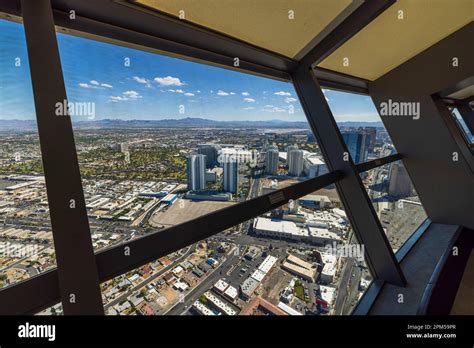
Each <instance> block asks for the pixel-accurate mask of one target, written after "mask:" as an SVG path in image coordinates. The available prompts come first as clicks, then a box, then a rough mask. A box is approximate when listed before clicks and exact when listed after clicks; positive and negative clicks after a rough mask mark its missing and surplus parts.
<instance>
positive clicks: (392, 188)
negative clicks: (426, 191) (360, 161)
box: [361, 161, 427, 252]
mask: <svg viewBox="0 0 474 348" xmlns="http://www.w3.org/2000/svg"><path fill="white" fill-rule="evenodd" d="M361 178H362V181H363V183H364V186H365V188H366V189H367V193H368V195H369V198H370V199H371V201H372V204H373V206H374V209H375V211H376V212H377V215H378V217H379V219H380V222H381V223H382V226H383V228H384V230H385V233H386V234H387V237H388V240H389V242H390V245H391V246H392V249H393V251H394V252H396V251H397V250H398V249H399V248H400V247H401V246H402V245H403V243H405V241H406V240H407V239H408V238H409V237H410V236H411V235H412V234H413V232H415V230H416V229H417V228H418V227H419V226H420V225H421V223H422V222H423V221H425V219H426V218H427V215H426V212H425V210H424V208H423V205H422V204H421V202H420V199H419V198H418V195H417V193H416V191H415V188H414V187H413V184H412V182H411V180H410V177H409V176H408V173H407V171H406V169H405V167H404V166H403V163H402V162H401V161H396V162H392V163H389V164H386V165H383V166H380V167H377V168H374V169H371V170H369V171H367V172H364V173H361Z"/></svg>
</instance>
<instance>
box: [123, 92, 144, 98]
mask: <svg viewBox="0 0 474 348" xmlns="http://www.w3.org/2000/svg"><path fill="white" fill-rule="evenodd" d="M123 95H124V96H125V97H127V98H130V99H138V98H141V97H142V96H141V95H140V94H139V93H138V92H136V91H126V92H123Z"/></svg>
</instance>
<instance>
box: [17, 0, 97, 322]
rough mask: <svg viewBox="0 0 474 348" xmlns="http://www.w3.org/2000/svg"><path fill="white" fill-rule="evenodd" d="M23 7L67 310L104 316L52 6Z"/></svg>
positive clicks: (44, 2)
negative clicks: (59, 111) (59, 109)
mask: <svg viewBox="0 0 474 348" xmlns="http://www.w3.org/2000/svg"><path fill="white" fill-rule="evenodd" d="M21 5H22V15H23V21H24V28H25V37H26V46H27V48H28V59H29V66H30V75H31V82H32V86H33V96H34V102H35V108H36V118H37V121H38V135H39V141H40V146H41V156H42V160H43V168H44V175H45V180H46V192H47V197H48V202H49V212H50V218H51V227H52V231H53V240H54V249H55V253H56V263H57V265H58V272H57V280H58V285H59V289H60V293H61V299H62V304H63V309H64V313H65V314H95V315H100V314H104V308H103V305H102V295H101V292H100V287H99V277H98V272H97V266H96V263H95V258H94V251H93V247H92V239H91V235H90V230H89V222H88V218H87V211H86V206H85V200H84V193H83V191H82V181H81V175H80V172H79V164H78V160H77V154H76V145H75V143H74V134H73V130H72V124H71V119H70V116H69V115H67V110H64V112H65V114H64V115H59V116H58V115H56V113H55V111H56V104H57V103H63V101H66V100H67V96H66V88H65V85H64V79H63V73H62V69H61V62H60V58H59V50H58V45H57V41H56V32H55V28H54V20H53V15H52V10H51V4H50V1H49V0H36V1H30V0H22V3H21ZM41 290H42V289H41V288H38V289H36V291H41Z"/></svg>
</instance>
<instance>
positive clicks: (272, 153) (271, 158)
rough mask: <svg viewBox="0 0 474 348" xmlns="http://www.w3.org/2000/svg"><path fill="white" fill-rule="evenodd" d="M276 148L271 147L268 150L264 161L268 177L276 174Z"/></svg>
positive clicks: (277, 154) (277, 155)
mask: <svg viewBox="0 0 474 348" xmlns="http://www.w3.org/2000/svg"><path fill="white" fill-rule="evenodd" d="M278 157H279V152H278V147H276V146H274V145H272V146H270V147H269V148H268V151H267V157H266V159H265V172H266V173H267V174H270V175H276V174H278Z"/></svg>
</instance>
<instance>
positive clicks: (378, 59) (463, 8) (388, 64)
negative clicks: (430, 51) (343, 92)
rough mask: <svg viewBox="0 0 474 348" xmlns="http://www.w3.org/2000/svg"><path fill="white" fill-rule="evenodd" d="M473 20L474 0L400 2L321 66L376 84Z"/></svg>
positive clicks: (403, 0) (409, 0)
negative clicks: (346, 59)
mask: <svg viewBox="0 0 474 348" xmlns="http://www.w3.org/2000/svg"><path fill="white" fill-rule="evenodd" d="M399 11H403V17H404V19H398V15H399ZM472 20H474V0H398V1H397V2H396V3H395V4H393V5H392V6H391V7H389V8H388V9H387V10H386V11H385V12H383V13H382V14H381V15H380V16H379V17H377V18H375V20H374V21H373V22H371V23H370V24H369V25H368V26H367V27H365V28H364V29H362V30H361V31H360V32H359V33H357V34H356V35H355V36H354V37H353V38H352V39H350V40H349V41H347V42H346V43H345V44H344V45H342V46H341V47H340V48H338V49H337V50H336V51H335V52H333V53H332V54H331V55H330V56H329V57H327V58H326V59H325V60H323V61H322V62H321V63H320V64H318V66H319V67H323V68H326V69H330V70H335V71H338V72H343V73H346V74H349V75H353V76H357V77H362V78H365V79H367V80H375V79H377V78H378V77H380V76H382V75H384V74H385V73H387V72H389V71H390V70H392V69H393V68H395V67H397V66H399V65H400V64H402V63H404V62H405V61H407V60H408V59H410V58H412V57H414V56H415V55H417V54H418V53H420V52H422V51H423V50H425V49H426V48H428V47H430V46H432V45H433V44H435V43H437V42H438V41H440V40H441V39H443V38H445V37H447V36H448V35H450V34H452V33H453V32H455V31H457V30H458V29H460V28H461V27H463V26H464V25H466V24H468V23H469V22H471V21H472ZM345 58H348V63H349V66H344V64H343V63H344V59H345Z"/></svg>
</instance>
